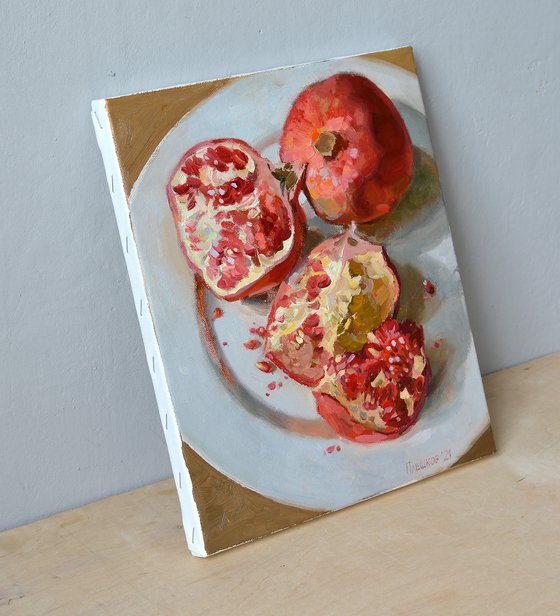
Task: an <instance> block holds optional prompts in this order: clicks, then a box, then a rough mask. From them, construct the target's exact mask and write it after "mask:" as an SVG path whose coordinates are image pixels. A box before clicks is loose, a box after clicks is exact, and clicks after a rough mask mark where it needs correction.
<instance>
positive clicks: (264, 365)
mask: <svg viewBox="0 0 560 616" xmlns="http://www.w3.org/2000/svg"><path fill="white" fill-rule="evenodd" d="M255 366H257V368H258V369H259V370H260V371H261V372H266V373H267V374H269V373H271V372H274V371H275V370H276V366H275V365H274V364H273V363H271V362H269V361H266V360H263V361H258V362H257V363H256V364H255Z"/></svg>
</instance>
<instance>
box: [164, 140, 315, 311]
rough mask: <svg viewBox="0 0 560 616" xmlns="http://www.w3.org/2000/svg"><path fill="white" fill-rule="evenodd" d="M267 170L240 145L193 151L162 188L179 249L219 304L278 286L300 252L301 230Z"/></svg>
mask: <svg viewBox="0 0 560 616" xmlns="http://www.w3.org/2000/svg"><path fill="white" fill-rule="evenodd" d="M271 169H273V166H272V164H271V163H270V162H269V161H268V160H267V159H266V158H264V157H262V156H261V155H260V154H259V153H258V152H257V151H256V150H254V149H253V148H252V147H251V146H249V145H248V144H247V143H245V142H244V141H240V140H238V139H215V140H212V141H204V142H202V143H198V144H197V145H195V146H194V147H192V148H191V149H190V150H189V151H188V152H186V154H185V155H184V156H183V157H182V158H181V161H180V162H179V164H178V166H177V168H176V169H175V170H174V172H173V174H172V176H171V179H170V181H169V184H168V186H167V197H168V201H169V205H170V207H171V210H172V212H173V217H174V220H175V226H176V229H177V235H178V238H179V243H180V245H181V249H182V251H183V253H184V255H185V257H186V259H187V261H188V263H189V265H190V267H191V268H192V269H193V270H194V272H196V273H197V274H199V275H200V276H201V278H202V280H203V281H204V283H205V284H206V286H207V287H208V288H209V289H210V290H211V291H212V292H213V293H214V294H215V295H216V296H218V297H219V298H222V299H225V300H228V301H233V300H238V299H242V298H244V297H249V296H252V295H257V294H260V293H263V292H265V291H267V290H269V289H271V288H272V287H274V286H276V285H278V284H279V283H280V281H282V280H283V279H284V278H285V277H286V276H287V275H288V273H289V272H290V271H291V269H292V268H293V266H294V264H295V262H296V261H297V259H298V257H299V254H300V252H301V247H302V243H303V235H304V230H305V224H304V222H303V214H302V213H301V210H300V208H299V205H298V204H297V192H298V190H299V186H296V187H295V188H294V190H293V191H292V192H291V193H290V194H288V191H287V190H284V188H283V187H282V185H281V183H280V182H279V181H278V180H277V179H276V178H275V177H274V176H273V174H272V170H271Z"/></svg>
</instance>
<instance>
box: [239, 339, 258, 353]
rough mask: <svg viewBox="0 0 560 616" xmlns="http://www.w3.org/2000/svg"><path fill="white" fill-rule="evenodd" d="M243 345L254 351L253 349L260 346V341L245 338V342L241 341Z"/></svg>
mask: <svg viewBox="0 0 560 616" xmlns="http://www.w3.org/2000/svg"><path fill="white" fill-rule="evenodd" d="M243 346H244V347H245V348H246V349H249V350H250V351H254V350H255V349H258V348H259V347H260V346H261V341H260V340H255V339H252V340H247V342H244V343H243Z"/></svg>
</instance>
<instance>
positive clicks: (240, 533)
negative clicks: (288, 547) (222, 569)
mask: <svg viewBox="0 0 560 616" xmlns="http://www.w3.org/2000/svg"><path fill="white" fill-rule="evenodd" d="M183 458H184V460H185V464H186V465H187V468H188V469H189V474H190V478H191V482H192V486H193V497H194V500H195V502H196V504H197V507H198V513H199V516H200V522H201V527H202V535H203V537H204V546H205V548H206V551H207V553H208V555H211V554H215V553H216V552H221V551H222V550H226V549H227V548H231V547H234V546H236V545H239V544H241V543H246V542H247V541H251V540H253V539H258V538H260V537H264V536H266V535H270V534H272V533H274V532H276V531H279V530H283V529H285V528H289V527H290V526H295V525H296V524H301V523H302V522H306V521H307V520H311V519H313V518H317V517H319V516H321V515H324V514H325V513H327V512H326V511H315V510H312V509H301V508H299V507H293V506H291V505H284V504H282V503H277V502H276V501H273V500H272V499H270V498H267V497H266V496H262V495H261V494H258V493H257V492H254V491H253V490H250V489H249V488H245V487H244V486H242V485H240V484H238V483H236V482H235V481H232V480H231V479H229V478H228V477H226V476H225V475H223V474H222V473H220V472H219V471H218V470H216V469H215V468H214V467H213V466H211V465H210V464H208V462H206V460H204V459H203V458H202V457H200V456H199V455H198V454H197V453H196V452H195V451H194V450H193V449H192V448H191V447H189V445H187V443H185V442H184V441H183Z"/></svg>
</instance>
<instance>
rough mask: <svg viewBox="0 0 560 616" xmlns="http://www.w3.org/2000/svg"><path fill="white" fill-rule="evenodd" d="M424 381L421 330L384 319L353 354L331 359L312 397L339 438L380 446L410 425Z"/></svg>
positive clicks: (425, 363) (419, 404) (425, 368)
mask: <svg viewBox="0 0 560 616" xmlns="http://www.w3.org/2000/svg"><path fill="white" fill-rule="evenodd" d="M430 376H431V371H430V364H429V362H428V358H427V357H426V352H425V349H424V333H423V329H422V327H421V326H420V325H417V324H415V323H413V322H412V321H404V322H403V323H399V322H397V321H395V320H393V319H389V320H387V321H385V323H383V325H381V327H379V328H378V329H377V330H375V331H374V332H371V333H370V334H368V341H367V343H366V344H365V346H364V347H363V349H362V350H361V351H360V352H359V353H344V354H342V355H339V356H336V357H333V358H331V360H330V361H329V364H328V366H327V369H326V371H325V376H324V378H323V380H322V381H321V383H320V384H319V386H318V388H317V390H316V391H315V398H316V400H317V410H318V412H319V414H320V415H321V416H322V417H323V418H324V419H325V420H326V421H327V423H328V424H329V425H330V426H331V427H332V428H333V430H335V431H336V432H337V433H338V434H339V435H340V436H343V437H345V438H348V439H350V440H354V441H358V442H366V443H367V442H374V441H376V440H383V438H387V437H388V436H389V435H398V434H401V433H402V432H404V431H405V430H406V429H407V428H409V427H410V426H411V425H412V424H413V423H414V422H415V421H416V419H417V417H418V414H419V413H420V411H421V410H422V407H423V405H424V402H425V400H426V395H427V392H428V386H429V381H430Z"/></svg>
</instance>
